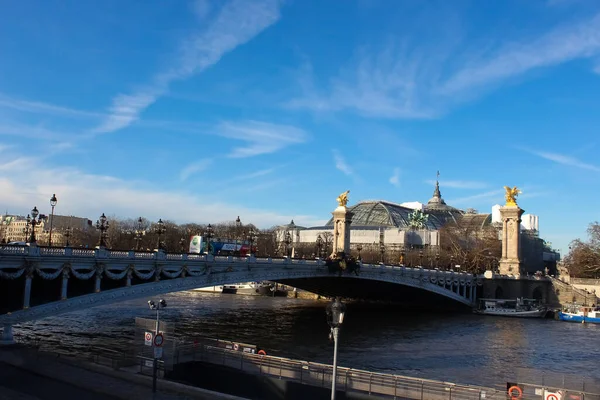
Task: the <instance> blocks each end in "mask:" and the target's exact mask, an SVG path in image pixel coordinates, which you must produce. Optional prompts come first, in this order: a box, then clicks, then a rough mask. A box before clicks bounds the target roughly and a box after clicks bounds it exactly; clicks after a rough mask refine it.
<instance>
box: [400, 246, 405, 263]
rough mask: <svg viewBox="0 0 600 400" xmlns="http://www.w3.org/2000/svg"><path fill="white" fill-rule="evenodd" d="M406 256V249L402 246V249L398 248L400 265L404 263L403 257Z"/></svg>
mask: <svg viewBox="0 0 600 400" xmlns="http://www.w3.org/2000/svg"><path fill="white" fill-rule="evenodd" d="M405 257H406V251H405V250H404V246H403V247H402V250H400V265H404V262H405V261H404V258H405Z"/></svg>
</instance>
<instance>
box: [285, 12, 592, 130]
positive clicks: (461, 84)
mask: <svg viewBox="0 0 600 400" xmlns="http://www.w3.org/2000/svg"><path fill="white" fill-rule="evenodd" d="M444 29H446V28H444ZM438 33H439V32H438ZM438 36H439V37H441V38H444V39H441V41H437V42H436V43H435V44H427V43H423V42H422V41H421V40H419V41H418V42H415V43H408V42H406V40H398V41H396V42H394V44H391V45H388V46H385V47H384V48H383V50H380V51H377V50H372V49H360V50H359V51H358V52H357V54H356V56H355V59H354V60H353V61H352V62H351V63H350V65H349V66H347V67H346V68H343V69H342V72H341V73H340V74H339V75H338V76H336V77H334V78H333V79H330V81H329V88H328V90H327V91H325V92H323V91H320V90H319V89H317V88H318V87H327V85H316V84H315V77H314V76H313V71H312V69H311V68H309V67H306V66H305V67H303V68H302V72H301V77H300V79H299V87H300V90H301V92H302V94H301V95H300V96H298V97H297V98H294V99H292V100H291V101H289V102H288V103H287V104H286V105H287V106H289V107H292V108H306V109H311V110H315V111H341V110H351V111H356V112H357V113H359V114H361V115H364V116H368V117H381V118H398V119H403V118H420V119H422V118H432V117H437V116H439V115H440V114H442V113H444V112H446V111H447V110H448V109H449V108H451V107H452V106H455V105H457V104H458V103H460V102H464V101H468V100H472V99H474V98H475V97H476V96H481V95H483V94H484V93H485V92H486V91H487V90H491V89H493V88H495V87H497V86H498V85H499V84H500V83H502V82H504V81H506V80H509V79H510V78H513V77H516V76H520V75H523V74H525V73H527V72H529V71H531V70H533V69H536V68H542V67H550V66H555V65H558V64H561V63H564V62H567V61H571V60H575V59H581V58H593V57H595V56H598V55H599V54H600V14H599V15H595V16H593V17H592V18H589V19H585V20H581V21H579V22H577V23H567V24H564V25H561V26H558V27H555V28H553V29H551V30H548V31H546V32H542V33H540V34H538V35H536V36H530V37H528V38H522V39H521V40H520V41H515V40H513V41H511V42H504V43H503V42H502V39H503V38H500V39H498V38H490V39H489V44H488V45H487V46H485V45H482V43H481V41H477V42H476V45H477V47H476V48H475V47H473V48H468V47H465V46H464V44H463V43H461V42H460V41H459V38H458V37H457V35H456V34H448V35H444V34H442V33H440V34H439V35H438ZM446 36H448V38H447V39H446V38H445V37H446ZM398 43H400V44H398ZM496 43H500V45H496ZM481 48H485V51H482V50H481Z"/></svg>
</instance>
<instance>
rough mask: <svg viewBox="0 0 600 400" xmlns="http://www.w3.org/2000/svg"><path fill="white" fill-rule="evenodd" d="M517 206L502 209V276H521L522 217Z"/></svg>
mask: <svg viewBox="0 0 600 400" xmlns="http://www.w3.org/2000/svg"><path fill="white" fill-rule="evenodd" d="M524 212H525V210H522V209H521V208H520V207H519V206H517V205H516V204H514V205H506V206H504V207H500V216H501V217H502V257H501V259H500V275H515V276H519V275H521V229H520V227H521V216H522V215H523V213H524Z"/></svg>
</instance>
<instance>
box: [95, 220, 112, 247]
mask: <svg viewBox="0 0 600 400" xmlns="http://www.w3.org/2000/svg"><path fill="white" fill-rule="evenodd" d="M108 227H109V223H108V219H107V218H106V215H104V213H102V215H101V216H100V218H99V219H98V220H96V229H98V230H99V231H100V245H99V246H100V247H106V231H107V230H108Z"/></svg>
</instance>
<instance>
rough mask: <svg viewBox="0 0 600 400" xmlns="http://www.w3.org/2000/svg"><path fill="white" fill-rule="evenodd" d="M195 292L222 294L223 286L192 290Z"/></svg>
mask: <svg viewBox="0 0 600 400" xmlns="http://www.w3.org/2000/svg"><path fill="white" fill-rule="evenodd" d="M193 290H194V291H195V292H206V293H223V286H207V287H202V288H197V289H193Z"/></svg>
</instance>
